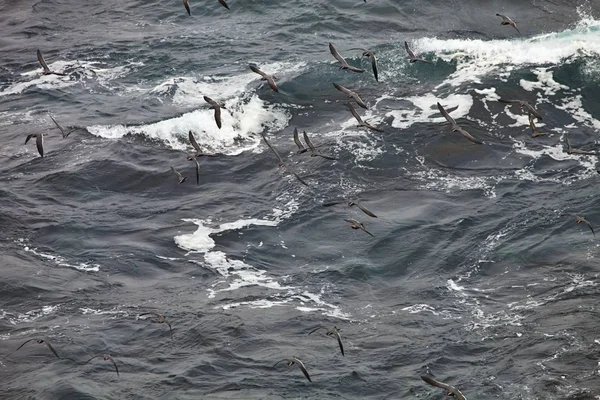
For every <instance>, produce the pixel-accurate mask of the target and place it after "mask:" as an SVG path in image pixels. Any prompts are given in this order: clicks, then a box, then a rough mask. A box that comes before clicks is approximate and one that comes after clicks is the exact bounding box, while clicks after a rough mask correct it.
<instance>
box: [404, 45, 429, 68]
mask: <svg viewBox="0 0 600 400" xmlns="http://www.w3.org/2000/svg"><path fill="white" fill-rule="evenodd" d="M404 48H405V49H406V52H407V53H408V56H409V57H410V60H408V61H409V62H411V63H414V62H417V61H421V62H424V63H427V64H433V63H432V62H431V61H428V60H425V59H424V58H417V57H415V53H413V52H412V50H411V49H410V48H409V47H408V42H404Z"/></svg>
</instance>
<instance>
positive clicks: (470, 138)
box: [437, 103, 483, 144]
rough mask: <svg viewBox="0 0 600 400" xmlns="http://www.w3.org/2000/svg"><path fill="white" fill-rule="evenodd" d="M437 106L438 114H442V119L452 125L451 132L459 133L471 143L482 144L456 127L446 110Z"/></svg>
mask: <svg viewBox="0 0 600 400" xmlns="http://www.w3.org/2000/svg"><path fill="white" fill-rule="evenodd" d="M437 106H438V109H439V110H440V112H441V113H442V115H443V116H444V118H446V121H448V122H449V123H450V125H452V132H456V131H458V132H460V134H461V135H463V136H464V137H466V138H467V139H469V140H470V141H471V142H473V143H477V144H483V142H480V141H479V140H477V139H475V138H474V137H473V136H471V134H470V133H469V132H467V131H465V130H464V129H463V128H461V127H460V126H458V124H457V123H456V121H454V118H452V117H451V116H450V114H448V113H447V112H446V110H444V107H442V105H441V104H440V103H437Z"/></svg>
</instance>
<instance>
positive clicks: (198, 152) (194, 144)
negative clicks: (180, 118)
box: [188, 131, 217, 161]
mask: <svg viewBox="0 0 600 400" xmlns="http://www.w3.org/2000/svg"><path fill="white" fill-rule="evenodd" d="M188 138H189V139H190V143H191V144H192V147H193V148H194V150H196V154H195V155H193V156H189V157H188V161H192V159H193V158H195V157H216V156H217V155H216V154H207V153H204V152H203V151H202V149H201V148H200V145H198V142H196V138H195V137H194V133H193V132H192V131H190V132H189V134H188Z"/></svg>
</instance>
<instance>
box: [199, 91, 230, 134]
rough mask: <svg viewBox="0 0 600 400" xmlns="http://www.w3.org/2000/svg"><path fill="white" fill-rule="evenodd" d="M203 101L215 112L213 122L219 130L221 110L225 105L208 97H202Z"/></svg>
mask: <svg viewBox="0 0 600 400" xmlns="http://www.w3.org/2000/svg"><path fill="white" fill-rule="evenodd" d="M204 101H206V102H207V103H208V104H210V108H213V109H214V110H215V121H216V123H217V127H218V128H219V129H221V108H225V105H224V104H219V103H217V102H216V101H214V100H213V99H211V98H210V97H208V96H204Z"/></svg>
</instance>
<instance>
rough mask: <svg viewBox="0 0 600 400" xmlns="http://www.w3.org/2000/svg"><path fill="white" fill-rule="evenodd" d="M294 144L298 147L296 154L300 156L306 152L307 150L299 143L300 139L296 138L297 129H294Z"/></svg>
mask: <svg viewBox="0 0 600 400" xmlns="http://www.w3.org/2000/svg"><path fill="white" fill-rule="evenodd" d="M294 143H296V146H298V151H297V152H296V154H302V153H306V152H307V151H308V149H307V148H306V147H304V145H303V144H302V142H301V141H300V137H299V136H298V128H294Z"/></svg>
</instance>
